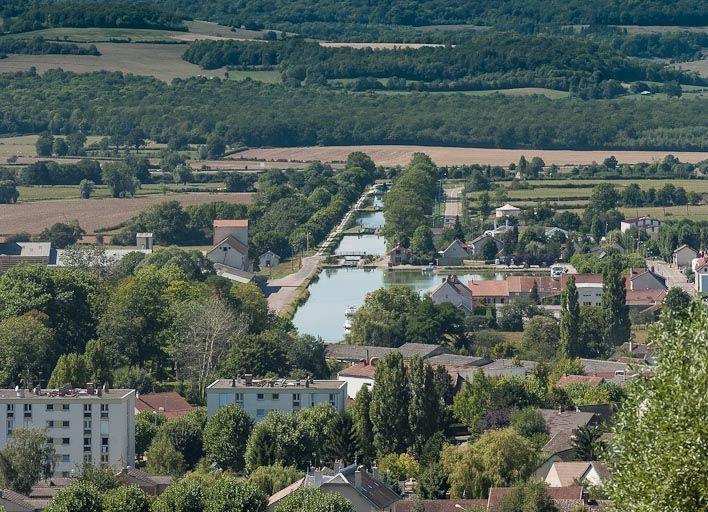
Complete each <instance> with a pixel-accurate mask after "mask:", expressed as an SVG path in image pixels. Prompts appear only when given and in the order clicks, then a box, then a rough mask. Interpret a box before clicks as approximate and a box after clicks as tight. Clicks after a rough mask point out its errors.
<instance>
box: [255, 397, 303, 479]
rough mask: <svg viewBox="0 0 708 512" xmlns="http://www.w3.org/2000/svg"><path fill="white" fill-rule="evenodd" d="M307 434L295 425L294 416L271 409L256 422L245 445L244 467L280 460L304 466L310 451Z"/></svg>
mask: <svg viewBox="0 0 708 512" xmlns="http://www.w3.org/2000/svg"><path fill="white" fill-rule="evenodd" d="M308 441H309V440H308V433H307V432H306V431H305V429H302V428H298V420H297V416H296V415H295V414H294V413H290V414H285V413H283V412H280V411H271V412H270V414H268V416H266V418H265V419H264V420H263V421H261V422H260V423H258V424H256V426H255V427H254V429H253V432H252V433H251V435H250V437H249V438H248V443H247V445H246V466H247V468H248V470H249V471H251V470H253V469H255V468H257V467H258V466H269V465H272V464H275V463H280V464H282V465H284V466H295V467H304V466H306V465H307V464H308V463H315V461H313V460H312V458H313V454H312V451H311V450H310V448H311V447H310V446H309V442H308Z"/></svg>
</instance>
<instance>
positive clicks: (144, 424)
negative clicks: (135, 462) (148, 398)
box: [135, 411, 166, 456]
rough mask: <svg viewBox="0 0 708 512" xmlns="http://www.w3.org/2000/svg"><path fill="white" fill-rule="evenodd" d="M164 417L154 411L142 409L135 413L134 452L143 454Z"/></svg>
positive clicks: (138, 454) (139, 454) (163, 421)
mask: <svg viewBox="0 0 708 512" xmlns="http://www.w3.org/2000/svg"><path fill="white" fill-rule="evenodd" d="M165 421H166V420H165V417H164V416H163V415H162V414H158V413H157V412H155V411H142V412H139V413H138V414H136V415H135V454H136V455H137V456H141V455H143V454H144V453H145V452H146V451H147V450H148V448H149V447H150V444H151V443H152V440H153V439H154V437H155V435H156V434H157V433H158V432H159V430H160V427H161V426H162V425H163V424H164V423H165Z"/></svg>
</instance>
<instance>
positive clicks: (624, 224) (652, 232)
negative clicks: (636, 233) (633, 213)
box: [620, 216, 661, 238]
mask: <svg viewBox="0 0 708 512" xmlns="http://www.w3.org/2000/svg"><path fill="white" fill-rule="evenodd" d="M660 227H661V221H659V220H657V219H653V218H651V217H648V216H644V217H634V218H632V219H625V220H623V221H621V222H620V231H621V232H622V233H625V232H626V231H628V230H630V229H632V228H635V229H639V230H644V231H645V232H646V233H647V235H649V236H650V237H652V238H654V237H656V236H657V235H658V234H659V228H660Z"/></svg>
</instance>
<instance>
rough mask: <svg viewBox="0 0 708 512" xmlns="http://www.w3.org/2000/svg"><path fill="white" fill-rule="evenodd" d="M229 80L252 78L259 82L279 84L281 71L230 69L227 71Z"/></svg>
mask: <svg viewBox="0 0 708 512" xmlns="http://www.w3.org/2000/svg"><path fill="white" fill-rule="evenodd" d="M227 73H228V78H229V80H245V79H247V78H250V79H251V80H255V81H257V82H264V83H267V84H279V83H280V72H279V71H276V70H271V71H239V70H229V71H227Z"/></svg>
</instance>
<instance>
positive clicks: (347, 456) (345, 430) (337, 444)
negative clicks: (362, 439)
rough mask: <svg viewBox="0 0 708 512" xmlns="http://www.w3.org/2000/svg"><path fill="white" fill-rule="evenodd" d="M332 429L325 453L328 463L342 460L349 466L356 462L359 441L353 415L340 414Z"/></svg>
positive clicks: (344, 412) (347, 413)
mask: <svg viewBox="0 0 708 512" xmlns="http://www.w3.org/2000/svg"><path fill="white" fill-rule="evenodd" d="M332 427H333V428H332V431H331V432H330V435H329V438H328V439H327V447H326V452H325V453H326V457H327V462H333V461H335V460H337V459H342V461H343V462H344V465H345V466H347V465H349V464H351V463H352V462H354V459H355V458H357V455H358V453H359V439H358V438H357V432H356V430H355V429H354V422H353V420H352V416H351V414H350V413H349V412H348V411H342V412H340V413H339V414H338V415H337V419H336V420H335V422H334V424H333V426H332Z"/></svg>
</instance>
